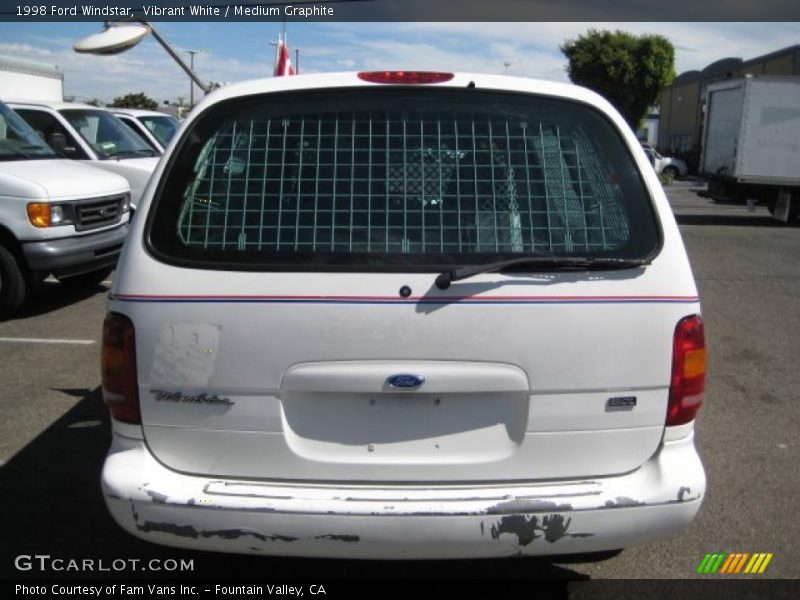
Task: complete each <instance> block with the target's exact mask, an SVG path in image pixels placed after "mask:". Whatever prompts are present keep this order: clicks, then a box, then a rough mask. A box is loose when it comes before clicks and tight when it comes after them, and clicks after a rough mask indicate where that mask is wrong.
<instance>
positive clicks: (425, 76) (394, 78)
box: [358, 71, 453, 85]
mask: <svg viewBox="0 0 800 600" xmlns="http://www.w3.org/2000/svg"><path fill="white" fill-rule="evenodd" d="M358 78H359V79H361V80H362V81H369V82H370V83H402V84H408V85H415V84H424V83H442V82H444V81H450V80H451V79H452V78H453V74H452V73H436V72H433V71H361V72H360V73H359V74H358Z"/></svg>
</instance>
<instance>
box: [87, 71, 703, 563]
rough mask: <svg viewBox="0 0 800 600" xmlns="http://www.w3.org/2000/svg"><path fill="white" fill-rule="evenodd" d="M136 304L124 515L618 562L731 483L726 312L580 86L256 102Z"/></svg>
mask: <svg viewBox="0 0 800 600" xmlns="http://www.w3.org/2000/svg"><path fill="white" fill-rule="evenodd" d="M178 136H179V138H178V139H177V140H176V141H175V142H173V143H172V144H170V149H169V151H168V154H167V155H166V156H165V157H164V160H162V161H161V162H160V163H159V166H158V168H157V169H156V172H155V174H154V178H155V179H154V180H153V184H152V185H150V186H148V188H147V190H148V191H147V193H146V194H145V197H144V198H143V199H142V203H141V207H140V211H141V214H140V218H137V219H135V221H134V224H133V226H132V230H131V234H130V236H131V237H130V238H129V239H128V242H127V243H126V245H125V249H124V251H123V254H122V257H121V258H120V264H119V267H118V270H117V273H116V276H115V278H114V283H113V286H112V290H111V293H110V296H109V305H108V308H109V314H108V316H107V318H106V321H105V324H104V335H103V394H104V399H105V401H106V403H107V404H108V406H109V408H110V412H111V416H112V424H113V442H112V446H111V448H110V450H109V453H108V456H107V458H106V461H105V465H104V468H103V474H102V487H103V492H104V495H105V501H106V504H107V506H108V507H109V509H110V511H111V514H112V515H113V517H114V519H115V520H116V521H117V522H118V523H120V524H121V525H122V526H123V527H124V528H125V529H126V530H128V531H129V532H131V533H132V534H134V535H136V536H139V537H141V538H143V539H146V540H150V541H153V542H157V543H161V544H168V545H174V546H182V547H188V548H197V549H205V550H213V551H225V552H244V553H254V554H261V555H264V554H278V555H292V556H325V557H341V558H344V557H349V558H365V559H378V558H391V559H414V558H472V557H490V556H518V555H529V554H530V555H553V554H559V555H563V554H574V553H589V552H602V551H609V550H615V549H619V548H624V547H627V546H630V545H633V544H638V543H645V542H652V541H655V540H660V539H662V538H665V537H668V536H671V535H674V534H677V533H678V532H680V531H681V530H683V529H684V528H686V527H687V526H688V525H689V524H690V523H691V521H692V519H693V518H694V517H695V515H696V514H697V511H698V509H699V508H700V504H701V502H702V500H703V496H704V493H705V484H706V480H705V474H704V470H703V465H702V464H701V461H700V457H699V456H698V453H697V451H696V449H695V445H694V418H695V415H696V413H697V411H698V409H699V408H700V404H701V401H702V395H703V389H704V381H705V341H704V335H703V324H702V321H701V319H700V316H699V312H700V303H699V298H698V294H697V288H696V286H695V282H694V279H693V277H692V271H691V268H690V266H689V261H688V258H687V256H686V252H685V250H684V246H683V242H682V240H681V237H680V233H679V231H678V227H677V225H676V222H675V218H674V216H673V214H672V210H671V209H670V206H669V203H668V202H667V198H666V196H665V194H664V190H663V188H662V186H661V184H660V182H659V179H658V177H657V175H656V173H655V172H654V170H653V169H652V167H651V166H650V164H649V163H648V160H647V157H646V156H645V153H644V151H643V150H642V148H641V146H640V144H639V142H638V141H637V140H636V137H635V136H634V134H633V132H632V131H631V130H630V128H629V127H628V126H627V125H626V123H625V121H624V120H623V119H622V117H621V116H620V115H619V113H618V112H617V111H616V110H615V109H614V108H613V107H612V106H611V105H610V104H609V103H608V102H607V101H606V100H604V99H603V98H601V97H600V96H599V95H597V94H595V93H593V92H591V91H589V90H587V89H584V88H580V87H576V86H573V85H567V84H561V83H554V82H548V81H537V80H533V79H523V78H516V77H504V76H497V75H479V74H463V73H459V74H454V73H418V72H407V71H406V72H377V73H373V72H367V73H334V74H324V75H322V74H320V75H300V76H296V77H274V78H271V79H265V80H259V81H252V82H244V83H240V84H234V85H230V86H226V87H224V88H222V89H220V90H218V91H217V92H215V93H214V94H212V95H210V96H207V97H206V98H205V100H204V101H203V102H202V103H201V104H200V105H199V106H198V107H197V108H196V109H195V110H194V111H192V113H191V115H190V116H189V119H188V121H187V122H186V123H185V124H184V125H183V126H182V128H181V130H180V132H179V134H178Z"/></svg>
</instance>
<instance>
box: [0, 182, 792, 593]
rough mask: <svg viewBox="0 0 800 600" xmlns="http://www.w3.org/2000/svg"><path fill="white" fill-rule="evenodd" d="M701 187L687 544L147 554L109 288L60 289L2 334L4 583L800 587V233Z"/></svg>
mask: <svg viewBox="0 0 800 600" xmlns="http://www.w3.org/2000/svg"><path fill="white" fill-rule="evenodd" d="M694 185H695V184H693V183H692V182H676V183H675V184H674V185H673V186H671V187H670V188H669V189H668V193H669V195H670V201H671V204H672V206H673V209H674V211H675V213H676V215H677V218H678V221H679V224H680V227H681V231H682V233H683V236H684V240H685V242H686V245H687V249H688V252H689V255H690V258H691V260H692V264H693V268H694V272H695V277H696V279H697V283H698V286H699V288H700V294H701V299H702V306H703V313H704V319H705V323H706V336H707V344H708V347H709V377H708V383H707V392H706V397H705V403H704V405H703V408H702V411H701V413H700V417H699V420H698V423H697V443H698V446H699V450H700V453H701V455H702V458H703V461H704V464H705V466H706V469H707V475H708V494H707V496H706V499H705V503H704V505H703V507H702V509H701V512H700V515H699V517H698V519H697V520H696V521H695V523H694V524H693V525H692V526H691V528H690V529H689V530H687V531H686V532H685V533H683V534H681V535H680V536H678V537H675V538H672V539H669V540H666V541H663V542H660V543H657V544H651V545H648V546H644V547H635V548H630V549H627V550H625V551H624V552H622V553H621V554H619V555H618V556H616V557H613V558H610V559H608V560H605V561H602V562H595V563H580V562H578V563H554V562H550V561H542V560H534V559H519V560H503V561H495V560H492V561H445V562H436V563H388V562H386V563H370V564H369V565H368V566H366V565H365V564H364V563H358V564H354V563H348V562H347V561H333V560H326V561H323V560H300V559H280V558H261V557H248V556H243V557H240V556H227V555H218V554H209V553H200V552H186V551H180V550H176V549H169V548H161V547H157V546H153V545H149V544H146V543H144V542H141V541H139V540H137V539H134V538H132V537H129V536H128V535H127V534H125V533H123V532H122V531H121V530H120V529H118V528H117V526H116V525H115V524H114V523H113V522H112V521H111V518H110V517H109V516H108V515H107V513H106V510H105V507H104V505H103V501H102V498H101V496H100V490H99V484H98V479H99V471H100V466H101V463H102V460H103V456H104V454H105V451H106V448H107V446H108V444H109V439H110V437H109V431H108V429H109V426H108V418H107V416H106V411H105V409H104V406H103V405H102V400H101V395H100V390H99V386H100V373H99V360H100V333H101V324H102V320H103V316H104V311H105V296H106V294H105V292H106V291H107V287H108V286H107V285H103V286H100V287H98V288H96V289H94V290H88V291H83V292H76V291H74V290H66V289H64V288H63V287H62V286H60V285H59V284H57V283H56V282H46V283H45V284H44V286H43V288H42V289H41V290H40V291H39V292H38V294H37V295H36V297H35V298H34V301H33V302H32V303H31V304H30V305H29V306H28V307H27V308H26V309H25V310H24V311H23V313H22V314H21V315H19V317H18V318H15V319H13V320H10V321H6V322H3V323H0V465H2V466H1V467H0V490H2V494H0V515H1V516H0V520H2V531H3V532H4V534H3V538H4V544H3V558H2V569H1V570H0V573H2V575H3V576H4V577H21V576H26V575H27V576H36V577H46V576H48V575H58V576H64V575H67V574H66V573H58V574H54V573H49V574H48V573H22V572H18V571H15V570H14V566H13V558H14V557H15V556H17V555H19V554H37V553H38V554H50V555H53V556H61V557H65V558H84V557H95V558H100V557H104V558H108V559H112V558H117V557H119V558H141V559H142V560H146V559H148V558H151V557H162V558H186V557H189V558H194V559H195V572H194V573H193V575H196V576H202V577H214V576H251V577H259V576H263V575H264V574H270V575H273V576H276V575H280V576H281V577H309V576H311V575H313V576H316V577H346V576H354V577H359V576H362V577H363V576H364V574H365V573H367V574H369V576H371V577H383V576H387V577H426V578H439V577H447V578H467V577H475V578H480V577H492V578H496V577H507V578H528V577H531V578H535V577H559V578H576V579H584V578H649V577H653V578H688V577H696V576H697V575H696V574H695V569H696V568H697V566H698V564H699V563H700V561H701V560H702V558H703V556H704V555H705V554H706V553H713V552H718V551H723V552H749V553H754V552H771V553H773V554H774V558H773V559H772V562H771V563H770V564H769V568H768V570H767V572H766V575H768V576H769V577H775V578H797V577H800V519H798V518H797V505H798V504H797V503H798V498H800V477H798V475H797V473H798V468H797V465H798V464H800V438H799V437H798V426H800V419H799V418H798V417H799V416H800V402H798V401H799V400H800V394H798V390H800V369H798V358H800V335H798V334H800V301H799V298H798V292H800V227H797V226H793V227H787V226H784V225H782V224H779V223H777V222H775V221H773V220H772V219H770V217H769V215H768V213H767V212H766V210H765V209H763V208H758V209H756V210H755V211H754V212H749V211H748V210H747V208H746V207H743V206H727V205H722V204H717V203H714V202H712V201H710V200H708V199H705V198H701V197H698V196H697V195H696V194H695V192H694V187H693V186H694ZM79 575H80V576H82V577H86V576H88V575H90V574H88V573H83V574H79ZM126 575H127V573H126ZM153 575H154V574H152V573H150V574H149V575H148V576H153ZM184 575H192V574H181V576H182V577H183V576H184ZM131 576H136V573H131ZM156 576H157V574H156ZM705 577H709V576H705ZM762 577H763V576H762Z"/></svg>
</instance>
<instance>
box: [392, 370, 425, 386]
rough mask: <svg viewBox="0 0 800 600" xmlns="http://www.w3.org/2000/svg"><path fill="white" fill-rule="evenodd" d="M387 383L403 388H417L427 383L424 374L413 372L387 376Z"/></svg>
mask: <svg viewBox="0 0 800 600" xmlns="http://www.w3.org/2000/svg"><path fill="white" fill-rule="evenodd" d="M386 383H388V384H389V387H392V388H397V389H401V390H415V389H417V388H418V387H420V386H422V384H423V383H425V378H424V377H422V375H413V374H411V373H398V374H397V375H392V376H390V377H387V378H386Z"/></svg>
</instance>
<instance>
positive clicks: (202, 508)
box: [102, 434, 705, 559]
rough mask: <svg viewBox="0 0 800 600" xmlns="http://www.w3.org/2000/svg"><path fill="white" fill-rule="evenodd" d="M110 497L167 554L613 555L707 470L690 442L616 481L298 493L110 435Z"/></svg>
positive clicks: (665, 516) (679, 510) (684, 511)
mask: <svg viewBox="0 0 800 600" xmlns="http://www.w3.org/2000/svg"><path fill="white" fill-rule="evenodd" d="M102 485H103V492H104V495H105V499H106V504H107V506H108V508H109V510H110V512H111V514H112V516H113V517H114V519H115V520H116V521H117V522H118V523H119V524H120V525H121V526H122V527H123V528H124V529H126V530H127V531H128V532H130V533H132V534H133V535H135V536H137V537H140V538H142V539H145V540H149V541H151V542H154V543H159V544H165V545H169V546H178V547H184V548H194V549H203V550H213V551H221V552H242V553H253V554H276V555H283V556H318V557H336V558H370V559H376V558H381V559H403V558H414V559H419V558H426V559H427V558H478V557H495V556H511V555H520V554H524V555H561V554H573V553H584V552H597V551H603V550H613V549H618V548H623V547H627V546H631V545H633V544H640V543H646V542H651V541H655V540H658V539H661V538H664V537H667V536H670V535H673V534H675V533H678V532H679V531H681V530H682V529H684V528H685V527H687V526H688V525H689V523H690V522H691V521H692V519H693V518H694V516H695V515H696V513H697V511H698V509H699V508H700V504H701V502H702V497H703V495H704V493H705V474H704V472H703V467H702V464H701V463H700V459H699V457H698V455H697V452H696V450H695V448H694V442H693V436H692V435H689V436H688V437H687V438H684V439H681V440H677V441H672V442H665V443H664V444H662V446H661V447H660V449H659V451H658V452H657V453H656V454H655V455H654V456H653V457H652V458H651V459H650V460H649V461H647V462H646V463H645V464H644V465H642V466H641V467H640V468H639V469H637V470H635V471H633V472H631V473H628V474H625V475H620V476H616V477H603V478H597V479H591V478H587V479H582V480H575V481H552V482H547V483H536V484H525V483H513V484H505V485H479V486H478V485H476V486H466V485H460V486H431V485H423V486H410V485H406V486H398V485H384V486H379V485H376V484H373V485H369V486H365V485H358V486H356V485H347V486H345V485H341V486H336V487H333V486H331V485H297V484H283V483H269V482H257V481H239V480H221V479H218V478H213V479H208V478H204V477H197V476H189V475H183V474H180V473H176V472H174V471H171V470H169V469H167V468H165V467H164V466H163V465H161V464H160V463H158V462H157V461H156V460H155V459H154V458H153V456H152V455H151V454H150V452H149V451H148V449H147V447H146V445H145V443H144V442H143V441H142V440H134V439H130V438H126V437H123V436H121V435H119V434H115V436H114V443H113V445H112V447H111V450H110V452H109V455H108V457H107V458H106V462H105V465H104V468H103V474H102Z"/></svg>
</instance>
